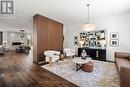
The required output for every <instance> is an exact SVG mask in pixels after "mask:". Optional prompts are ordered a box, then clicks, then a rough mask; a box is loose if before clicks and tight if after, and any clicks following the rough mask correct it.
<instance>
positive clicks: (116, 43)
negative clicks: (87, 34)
mask: <svg viewBox="0 0 130 87" xmlns="http://www.w3.org/2000/svg"><path fill="white" fill-rule="evenodd" d="M110 45H111V46H113V47H118V46H119V40H111V41H110Z"/></svg>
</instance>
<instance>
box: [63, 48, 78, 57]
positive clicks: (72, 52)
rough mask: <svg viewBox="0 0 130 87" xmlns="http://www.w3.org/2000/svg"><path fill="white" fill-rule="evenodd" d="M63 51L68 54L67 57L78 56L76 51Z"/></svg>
mask: <svg viewBox="0 0 130 87" xmlns="http://www.w3.org/2000/svg"><path fill="white" fill-rule="evenodd" d="M63 51H64V53H65V54H66V57H74V56H75V55H76V51H75V50H74V49H71V48H64V49H63Z"/></svg>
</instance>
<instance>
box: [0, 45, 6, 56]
mask: <svg viewBox="0 0 130 87" xmlns="http://www.w3.org/2000/svg"><path fill="white" fill-rule="evenodd" d="M4 53H5V47H4V46H3V45H0V54H3V55H4Z"/></svg>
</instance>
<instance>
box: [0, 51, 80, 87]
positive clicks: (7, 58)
mask: <svg viewBox="0 0 130 87" xmlns="http://www.w3.org/2000/svg"><path fill="white" fill-rule="evenodd" d="M32 59H33V57H32V50H31V51H30V53H29V55H28V54H22V53H21V54H20V53H16V52H15V51H8V52H6V53H5V55H4V56H2V55H0V73H4V78H0V87H78V86H76V85H75V84H73V83H71V82H68V81H67V80H65V79H63V78H61V77H59V76H57V75H55V74H53V73H51V72H49V71H47V70H45V69H43V68H41V67H40V65H37V64H35V63H33V62H32V61H33V60H32Z"/></svg>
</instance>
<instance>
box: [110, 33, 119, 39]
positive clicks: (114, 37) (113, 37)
mask: <svg viewBox="0 0 130 87" xmlns="http://www.w3.org/2000/svg"><path fill="white" fill-rule="evenodd" d="M118 38H119V33H118V32H112V33H111V39H118Z"/></svg>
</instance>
